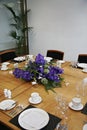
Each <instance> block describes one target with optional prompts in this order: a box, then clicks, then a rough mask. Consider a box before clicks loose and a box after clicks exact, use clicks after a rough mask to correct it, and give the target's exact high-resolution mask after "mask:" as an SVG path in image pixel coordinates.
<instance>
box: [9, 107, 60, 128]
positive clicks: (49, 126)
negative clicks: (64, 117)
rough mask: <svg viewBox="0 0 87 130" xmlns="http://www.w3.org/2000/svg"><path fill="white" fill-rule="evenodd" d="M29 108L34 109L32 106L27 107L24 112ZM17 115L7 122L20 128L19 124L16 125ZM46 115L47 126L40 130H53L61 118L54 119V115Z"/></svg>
mask: <svg viewBox="0 0 87 130" xmlns="http://www.w3.org/2000/svg"><path fill="white" fill-rule="evenodd" d="M29 108H35V107H34V106H32V105H29V106H28V107H27V108H25V109H24V110H26V109H29ZM24 110H23V111H24ZM23 111H22V112H23ZM19 114H20V113H19ZM19 114H18V115H17V116H15V117H14V118H12V119H11V120H10V121H9V122H11V123H12V124H14V125H16V126H17V127H19V128H21V127H20V125H19V123H18V116H19ZM48 114H49V117H50V120H49V123H48V124H47V126H45V127H44V128H42V129H41V130H54V129H55V127H56V125H57V123H59V122H60V121H61V118H59V117H56V116H54V115H52V114H50V113H48ZM21 130H24V129H23V128H21Z"/></svg>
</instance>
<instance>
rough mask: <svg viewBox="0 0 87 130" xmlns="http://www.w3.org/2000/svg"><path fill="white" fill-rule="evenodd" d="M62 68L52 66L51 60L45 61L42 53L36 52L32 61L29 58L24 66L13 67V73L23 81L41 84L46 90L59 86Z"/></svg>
mask: <svg viewBox="0 0 87 130" xmlns="http://www.w3.org/2000/svg"><path fill="white" fill-rule="evenodd" d="M62 73H63V69H62V68H59V67H57V66H53V64H52V62H47V61H46V60H45V58H44V56H43V55H41V54H38V55H37V56H36V58H35V60H34V61H32V60H29V62H28V64H27V66H25V67H24V68H22V69H20V68H15V70H14V71H13V74H14V76H15V77H16V78H21V79H23V80H25V81H35V82H36V83H40V84H43V85H44V87H45V89H46V90H52V91H54V90H53V88H55V87H60V86H61V81H62V80H63V78H62V77H61V74H62Z"/></svg>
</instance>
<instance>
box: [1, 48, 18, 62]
mask: <svg viewBox="0 0 87 130" xmlns="http://www.w3.org/2000/svg"><path fill="white" fill-rule="evenodd" d="M15 57H17V56H16V53H15V50H13V49H11V50H5V51H2V52H0V62H1V63H2V62H5V61H8V60H12V59H14V58H15Z"/></svg>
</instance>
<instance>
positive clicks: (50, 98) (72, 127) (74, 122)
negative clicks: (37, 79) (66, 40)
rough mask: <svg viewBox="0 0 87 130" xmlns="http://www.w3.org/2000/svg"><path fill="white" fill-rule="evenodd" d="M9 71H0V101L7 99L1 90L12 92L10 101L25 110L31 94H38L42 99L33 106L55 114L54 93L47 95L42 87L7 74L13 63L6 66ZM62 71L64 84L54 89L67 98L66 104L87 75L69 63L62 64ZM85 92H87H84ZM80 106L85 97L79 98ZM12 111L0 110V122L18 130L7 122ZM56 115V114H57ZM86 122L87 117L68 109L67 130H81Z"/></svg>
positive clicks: (85, 99) (17, 129) (84, 101)
mask: <svg viewBox="0 0 87 130" xmlns="http://www.w3.org/2000/svg"><path fill="white" fill-rule="evenodd" d="M23 65H25V62H22V63H19V67H21V66H23ZM8 68H9V70H6V71H1V70H0V101H3V100H5V99H7V98H5V97H4V94H3V90H4V89H5V88H7V89H10V90H11V91H12V99H13V100H15V101H17V104H22V105H23V106H24V108H26V107H27V106H28V105H29V104H30V103H29V101H28V99H29V97H30V95H31V93H32V92H38V93H39V94H40V96H41V97H42V99H43V100H42V102H41V103H39V104H37V105H33V106H35V107H37V108H41V109H43V110H45V111H47V112H49V113H51V114H54V115H55V114H56V109H55V108H56V105H57V102H56V100H55V93H53V92H52V91H50V90H49V92H48V93H47V92H46V91H45V89H44V86H42V85H38V84H36V85H32V84H31V82H25V81H23V80H20V79H17V78H15V77H14V75H13V74H11V73H9V72H10V71H12V70H13V68H14V63H10V64H9V65H8ZM62 68H63V69H64V74H63V75H62V77H64V81H65V82H64V83H63V84H62V87H59V88H55V91H56V93H57V94H58V93H61V94H63V96H64V97H66V98H67V101H68V103H69V102H71V100H72V98H73V97H75V96H76V93H77V92H76V85H77V84H78V83H79V82H81V81H82V80H83V78H85V77H87V73H83V72H82V69H78V68H72V67H71V66H70V62H67V61H66V62H65V63H63V64H62ZM86 91H87V90H86ZM81 99H82V104H83V105H85V103H86V102H87V94H86V96H81ZM11 111H12V109H11V110H9V111H2V110H0V121H1V122H2V123H4V124H5V125H7V126H9V127H10V128H11V129H16V130H20V128H18V127H16V126H15V125H13V124H12V123H10V122H9V120H11V119H12V118H13V117H12V116H11V115H10V114H9V113H10V112H11ZM57 113H58V112H57ZM56 116H58V117H60V118H61V115H60V114H59V115H58V114H56ZM84 120H86V121H87V115H85V114H82V113H81V111H74V110H72V109H70V108H69V109H68V120H67V123H68V129H69V130H82V127H83V121H84Z"/></svg>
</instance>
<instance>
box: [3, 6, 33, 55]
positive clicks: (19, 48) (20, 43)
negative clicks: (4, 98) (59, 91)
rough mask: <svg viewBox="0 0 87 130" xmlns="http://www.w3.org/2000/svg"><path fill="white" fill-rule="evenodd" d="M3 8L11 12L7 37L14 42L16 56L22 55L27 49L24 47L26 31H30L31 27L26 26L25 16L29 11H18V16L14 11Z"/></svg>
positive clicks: (8, 7)
mask: <svg viewBox="0 0 87 130" xmlns="http://www.w3.org/2000/svg"><path fill="white" fill-rule="evenodd" d="M4 6H5V7H6V8H7V9H8V10H9V11H10V12H11V14H12V19H11V21H12V22H11V24H10V26H12V30H11V31H10V33H9V35H10V36H11V37H12V38H13V39H15V41H16V54H17V55H18V56H19V55H24V54H27V53H28V47H27V46H26V39H27V35H26V34H27V31H30V30H32V27H28V26H27V22H26V20H27V14H28V12H30V9H29V10H26V11H24V10H23V11H20V14H16V13H15V11H14V9H13V8H12V7H10V6H8V5H6V4H4Z"/></svg>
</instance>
